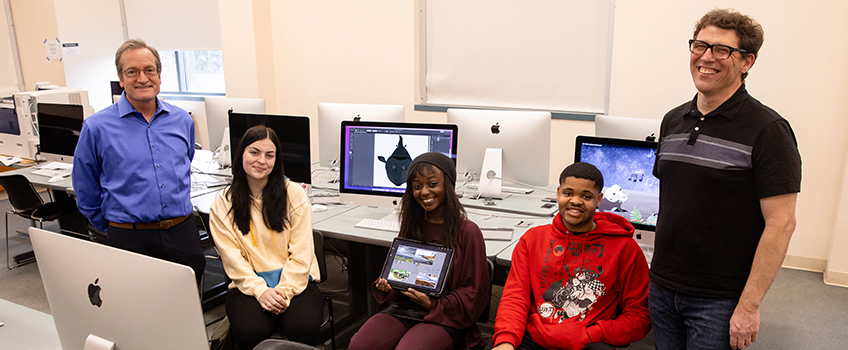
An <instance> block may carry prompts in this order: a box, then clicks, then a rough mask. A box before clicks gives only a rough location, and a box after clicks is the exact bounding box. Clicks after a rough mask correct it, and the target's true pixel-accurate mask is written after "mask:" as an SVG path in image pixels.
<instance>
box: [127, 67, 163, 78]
mask: <svg viewBox="0 0 848 350" xmlns="http://www.w3.org/2000/svg"><path fill="white" fill-rule="evenodd" d="M141 72H144V75H146V76H148V77H155V76H157V75H158V74H159V70H157V69H156V67H147V68H145V69H143V70H138V69H135V68H130V69H127V70H125V71H124V76H125V77H127V78H135V77H137V76H138V75H139V74H140V73H141Z"/></svg>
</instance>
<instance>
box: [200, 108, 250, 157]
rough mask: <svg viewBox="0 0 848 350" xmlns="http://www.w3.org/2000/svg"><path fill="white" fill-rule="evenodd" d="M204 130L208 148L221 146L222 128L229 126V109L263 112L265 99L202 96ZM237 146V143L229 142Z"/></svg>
mask: <svg viewBox="0 0 848 350" xmlns="http://www.w3.org/2000/svg"><path fill="white" fill-rule="evenodd" d="M203 100H204V102H203V103H204V105H205V109H206V130H207V132H208V133H209V145H207V146H209V150H211V151H214V150H215V149H216V148H218V147H219V146H221V142H222V140H223V136H224V128H226V127H227V126H229V122H230V117H229V111H230V110H232V111H233V112H235V113H259V114H262V113H265V100H264V99H261V98H231V97H209V96H207V97H204V98H203ZM230 146H231V147H237V146H238V144H231V145H230Z"/></svg>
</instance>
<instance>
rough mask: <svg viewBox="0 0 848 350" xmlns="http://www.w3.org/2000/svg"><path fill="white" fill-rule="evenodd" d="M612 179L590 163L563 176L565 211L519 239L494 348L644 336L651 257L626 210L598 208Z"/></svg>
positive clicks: (588, 344) (607, 343)
mask: <svg viewBox="0 0 848 350" xmlns="http://www.w3.org/2000/svg"><path fill="white" fill-rule="evenodd" d="M603 187H604V178H603V175H601V172H600V171H599V170H598V169H597V168H596V167H595V166H593V165H591V164H588V163H574V164H572V165H570V166H568V167H567V168H565V170H563V171H562V173H561V174H560V176H559V187H558V188H557V202H558V203H559V214H557V216H556V217H554V220H553V223H551V224H550V225H545V226H540V227H535V228H533V229H531V230H529V231H527V233H526V234H524V236H522V237H521V240H519V241H518V243H516V246H515V249H514V250H513V253H512V267H511V268H510V272H509V277H508V278H507V280H506V285H505V286H504V290H503V297H502V298H501V300H500V303H499V304H498V315H497V318H496V319H495V335H494V338H493V340H494V343H495V348H494V349H493V350H503V349H528V350H537V349H574V350H580V349H613V346H624V345H627V344H630V343H632V342H634V341H637V340H639V339H642V338H643V337H644V336H645V335H646V334H647V333H648V331H650V329H651V324H650V320H649V317H648V286H649V281H648V263H647V261H646V260H645V255H644V254H643V253H642V250H641V249H640V248H639V245H638V244H637V243H636V241H634V240H633V231H634V229H633V226H632V225H630V223H629V222H628V221H627V220H626V219H624V218H623V217H621V216H618V215H616V214H612V213H602V212H595V209H596V208H597V207H598V204H599V203H600V202H601V198H602V196H603V194H602V193H601V189H603Z"/></svg>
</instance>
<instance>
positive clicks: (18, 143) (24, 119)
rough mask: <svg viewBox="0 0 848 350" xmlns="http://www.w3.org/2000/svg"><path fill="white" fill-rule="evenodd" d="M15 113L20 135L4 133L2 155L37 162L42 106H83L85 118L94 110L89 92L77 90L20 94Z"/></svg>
mask: <svg viewBox="0 0 848 350" xmlns="http://www.w3.org/2000/svg"><path fill="white" fill-rule="evenodd" d="M12 96H13V97H14V101H15V113H16V114H17V115H18V128H19V131H20V133H19V134H18V135H14V134H10V133H0V154H3V155H7V156H15V157H21V158H26V159H35V156H36V154H37V153H38V148H37V147H38V143H39V136H38V104H39V103H57V104H71V105H80V106H82V107H83V117H88V116H89V115H91V114H92V113H94V110H93V109H92V108H91V106H90V105H89V104H88V92H86V91H84V90H81V89H77V88H58V89H53V90H43V91H27V92H16V93H14V94H12Z"/></svg>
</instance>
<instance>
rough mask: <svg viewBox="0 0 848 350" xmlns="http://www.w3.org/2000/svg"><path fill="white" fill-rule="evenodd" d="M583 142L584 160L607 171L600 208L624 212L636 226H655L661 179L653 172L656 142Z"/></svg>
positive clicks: (624, 215)
mask: <svg viewBox="0 0 848 350" xmlns="http://www.w3.org/2000/svg"><path fill="white" fill-rule="evenodd" d="M579 146H580V161H581V162H586V163H589V164H592V165H594V166H596V167H597V168H598V170H600V171H601V173H602V174H603V175H604V189H603V194H604V195H603V199H602V201H601V204H600V206H599V207H598V210H599V211H604V212H612V213H615V214H618V215H621V216H623V217H625V218H626V219H628V220H629V221H630V222H631V223H633V224H634V226H635V225H645V226H648V227H655V226H656V225H657V213H658V211H659V193H660V181H659V179H657V178H656V177H654V175H653V169H654V160H655V159H656V154H657V149H656V144H655V143H649V142H644V145H643V146H627V145H620V144H611V143H596V142H584V143H582V144H581V145H579Z"/></svg>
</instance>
